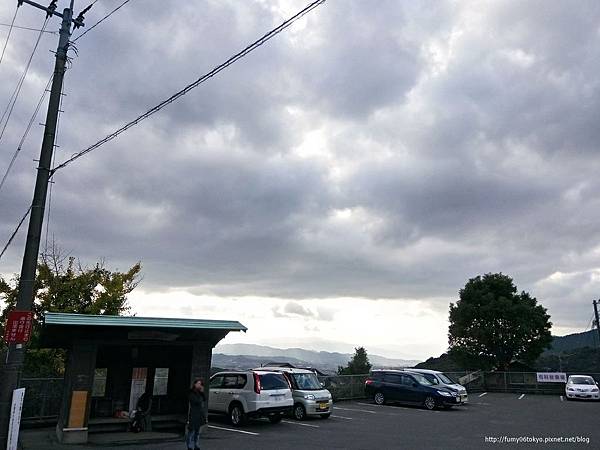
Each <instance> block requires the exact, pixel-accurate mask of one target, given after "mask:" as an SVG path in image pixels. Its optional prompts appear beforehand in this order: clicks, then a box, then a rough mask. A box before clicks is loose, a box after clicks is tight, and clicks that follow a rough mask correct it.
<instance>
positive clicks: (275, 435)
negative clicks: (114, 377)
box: [172, 393, 600, 450]
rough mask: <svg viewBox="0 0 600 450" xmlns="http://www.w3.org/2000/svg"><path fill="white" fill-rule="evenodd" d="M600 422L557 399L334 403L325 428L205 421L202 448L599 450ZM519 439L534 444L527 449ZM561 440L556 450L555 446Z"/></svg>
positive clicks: (581, 405) (591, 408) (315, 423)
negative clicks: (427, 404)
mask: <svg viewBox="0 0 600 450" xmlns="http://www.w3.org/2000/svg"><path fill="white" fill-rule="evenodd" d="M599 422H600V403H595V402H590V403H587V402H579V401H578V402H570V401H566V400H564V399H561V397H559V396H546V395H522V394H492V393H487V394H472V395H471V396H470V403H469V404H468V405H465V406H464V407H457V408H453V409H451V410H449V411H445V410H435V411H427V410H425V409H421V408H417V407H407V406H396V405H385V406H376V405H374V404H372V403H371V402H369V401H352V402H339V403H337V404H336V406H335V408H334V413H333V415H332V417H331V418H330V419H328V420H321V419H314V420H308V421H304V422H295V421H293V420H285V421H284V422H282V423H281V424H278V425H271V424H270V423H268V422H267V421H264V422H263V421H254V422H249V423H248V424H247V425H246V426H244V427H242V428H241V429H239V430H237V429H236V430H235V431H233V430H234V429H232V427H231V426H229V425H228V424H227V422H226V420H225V419H224V418H220V417H218V416H211V427H210V428H209V432H208V436H206V438H205V448H210V449H223V450H225V449H231V448H244V449H288V448H289V449H301V448H313V449H392V448H446V449H465V448H473V449H478V448H482V447H486V446H490V447H494V446H496V445H500V446H518V447H522V448H529V447H537V448H539V447H541V446H544V444H546V445H552V446H555V447H562V448H565V449H566V448H576V447H581V448H584V447H588V448H598V445H600V444H599V443H600V426H599ZM507 438H515V439H518V438H521V442H507V441H510V439H507ZM523 438H527V439H529V440H533V438H535V439H540V440H541V441H539V442H540V443H538V444H534V443H533V442H530V443H527V442H523V441H524V440H527V439H523ZM560 438H562V439H563V442H562V443H560V442H556V440H557V439H560ZM550 439H552V440H555V442H551V441H550ZM494 440H496V442H494ZM502 440H504V441H505V442H504V443H503V442H501V441H502ZM578 440H579V441H580V442H579V443H578V442H577V441H578ZM586 441H587V442H588V443H587V444H586ZM172 448H176V447H172Z"/></svg>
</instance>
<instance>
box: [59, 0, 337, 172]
mask: <svg viewBox="0 0 600 450" xmlns="http://www.w3.org/2000/svg"><path fill="white" fill-rule="evenodd" d="M325 1H326V0H316V1H313V2H312V3H310V4H309V5H308V6H306V7H305V8H303V9H302V10H300V11H299V12H297V13H296V14H294V15H293V16H291V17H290V18H289V19H287V20H285V21H284V22H282V23H281V24H280V25H279V26H277V27H275V28H273V29H272V30H271V31H269V32H268V33H266V34H264V35H263V36H262V37H260V38H259V39H257V40H256V41H254V42H253V43H252V44H250V45H248V46H247V47H245V48H244V49H243V50H241V51H239V52H238V53H236V54H235V55H233V56H232V57H231V58H229V59H228V60H226V61H225V62H223V63H221V64H219V65H218V66H216V67H215V68H214V69H212V70H211V71H210V72H208V73H206V74H204V75H202V76H201V77H200V78H198V79H197V80H196V81H194V82H193V83H191V84H189V85H187V86H186V87H185V88H183V89H181V90H180V91H178V92H176V93H175V94H173V95H172V96H171V97H169V98H167V99H166V100H163V101H162V102H160V103H159V104H158V105H156V106H154V107H153V108H151V109H149V110H148V111H146V112H145V113H143V114H141V115H140V116H138V117H137V118H135V119H134V120H132V121H130V122H128V123H126V124H125V125H124V126H122V127H121V128H119V129H118V130H116V131H114V132H112V133H111V134H109V135H107V136H106V137H104V138H103V139H101V140H99V141H98V142H96V143H95V144H92V145H90V146H89V147H87V148H86V149H84V150H82V151H80V152H77V153H75V154H73V155H72V156H71V157H70V158H69V159H67V160H66V161H64V162H62V163H61V164H59V165H58V166H56V167H55V168H54V170H53V171H51V172H50V176H51V177H52V176H53V175H54V173H55V172H57V171H58V170H60V169H64V168H65V167H66V166H68V165H69V164H71V163H72V162H74V161H76V160H77V159H79V158H81V157H82V156H84V155H86V154H88V153H90V152H92V151H93V150H95V149H97V148H98V147H100V146H101V145H103V144H106V143H107V142H109V141H111V140H113V139H115V138H116V137H117V136H119V135H120V134H121V133H123V132H125V131H127V130H128V129H129V128H132V127H133V126H135V125H137V124H139V123H140V122H141V121H143V120H144V119H147V118H148V117H150V116H152V115H153V114H155V113H157V112H158V111H160V110H161V109H163V108H164V107H165V106H167V105H169V104H171V103H173V102H174V101H175V100H177V99H179V98H180V97H182V96H184V95H185V94H187V93H188V92H190V91H191V90H192V89H194V88H196V87H198V86H199V85H200V84H202V83H204V82H205V81H207V80H208V79H210V78H212V77H214V76H215V75H216V74H218V73H219V72H221V71H222V70H224V69H226V68H227V67H229V66H230V65H232V64H234V63H235V62H236V61H238V60H240V59H242V58H243V57H244V56H246V55H247V54H248V53H250V52H252V51H253V50H255V49H256V48H258V47H260V46H261V45H263V44H264V43H266V42H267V41H269V40H270V39H271V38H273V37H274V36H276V35H277V34H279V33H281V32H282V31H283V30H285V29H286V28H288V27H289V26H290V25H292V24H293V23H294V22H296V21H297V20H298V19H300V18H301V17H303V16H304V15H306V14H308V13H309V12H310V11H312V10H313V9H315V8H317V7H318V6H320V5H321V4H323V3H325Z"/></svg>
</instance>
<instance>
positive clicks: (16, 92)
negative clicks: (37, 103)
mask: <svg viewBox="0 0 600 450" xmlns="http://www.w3.org/2000/svg"><path fill="white" fill-rule="evenodd" d="M46 25H48V17H46V20H44V26H43V27H42V29H41V30H40V33H39V34H38V37H37V40H36V41H35V45H34V46H33V51H32V52H31V55H30V56H29V60H28V61H27V65H26V66H25V70H23V74H22V75H21V78H20V79H19V81H18V83H17V86H16V87H15V90H14V92H13V93H12V95H11V97H10V99H9V101H8V104H7V105H6V108H5V109H4V112H3V113H2V117H1V118H0V124H1V123H2V122H3V121H4V126H3V127H2V131H0V141H2V137H3V136H4V132H5V131H6V127H7V126H8V121H9V120H10V116H11V115H12V112H13V108H14V107H15V104H16V103H17V99H18V98H19V94H20V93H21V88H22V87H23V82H24V81H25V77H26V76H27V72H28V71H29V67H30V66H31V61H32V60H33V55H35V52H36V50H37V48H38V45H39V43H40V40H41V39H42V35H43V34H44V33H43V30H45V29H46ZM5 117H6V121H5V120H4V118H5Z"/></svg>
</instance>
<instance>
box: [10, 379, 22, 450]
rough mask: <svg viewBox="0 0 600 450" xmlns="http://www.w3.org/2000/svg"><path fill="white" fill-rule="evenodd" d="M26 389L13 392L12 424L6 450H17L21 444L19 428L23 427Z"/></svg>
mask: <svg viewBox="0 0 600 450" xmlns="http://www.w3.org/2000/svg"><path fill="white" fill-rule="evenodd" d="M24 398H25V388H20V389H15V390H14V391H13V397H12V406H11V408H10V424H9V425H8V442H7V443H6V450H17V444H18V443H19V428H20V426H21V413H22V412H23V399H24Z"/></svg>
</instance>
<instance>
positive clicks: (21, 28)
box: [0, 23, 58, 34]
mask: <svg viewBox="0 0 600 450" xmlns="http://www.w3.org/2000/svg"><path fill="white" fill-rule="evenodd" d="M10 26H12V27H13V28H15V29H18V30H27V31H42V30H40V29H39V28H31V27H21V26H18V25H11V24H10V23H0V27H10ZM43 31H44V33H48V34H58V31H48V30H43Z"/></svg>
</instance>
